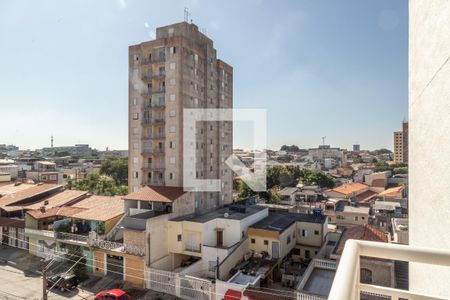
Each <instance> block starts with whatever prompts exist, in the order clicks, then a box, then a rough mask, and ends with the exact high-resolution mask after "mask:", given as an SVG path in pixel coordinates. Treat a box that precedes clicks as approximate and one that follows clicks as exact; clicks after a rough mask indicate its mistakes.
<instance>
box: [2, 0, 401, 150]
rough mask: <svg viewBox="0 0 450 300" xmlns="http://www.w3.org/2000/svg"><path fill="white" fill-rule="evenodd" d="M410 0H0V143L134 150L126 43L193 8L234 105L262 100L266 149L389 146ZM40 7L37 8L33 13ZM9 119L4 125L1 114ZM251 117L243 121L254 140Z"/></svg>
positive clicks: (396, 123)
mask: <svg viewBox="0 0 450 300" xmlns="http://www.w3.org/2000/svg"><path fill="white" fill-rule="evenodd" d="M407 4H408V3H407V1H388V0H385V1H358V0H352V1H351V0H346V1H339V2H329V1H314V2H312V1H295V2H294V1H292V2H284V3H283V4H282V5H280V3H274V2H268V1H259V0H253V1H248V2H245V3H241V2H237V1H228V2H223V3H214V4H213V3H210V2H207V1H199V0H193V1H174V2H173V3H171V4H170V7H169V6H167V4H165V2H152V3H144V2H134V1H128V0H118V1H116V2H111V1H100V2H96V3H92V4H90V6H89V10H86V7H85V5H82V3H80V2H78V1H65V2H63V3H62V2H59V1H48V2H45V3H34V2H2V3H0V37H1V39H2V43H3V44H4V45H8V47H3V48H2V50H1V52H0V53H1V55H0V64H1V65H2V72H1V73H0V81H1V82H2V89H1V90H0V108H1V110H0V114H1V119H2V121H3V124H6V127H4V128H3V129H2V133H1V134H0V144H2V143H5V144H14V145H17V146H19V147H20V148H21V149H33V148H43V147H48V146H50V137H51V135H52V134H53V135H54V145H55V146H70V145H74V144H80V143H85V144H89V145H91V146H92V147H93V148H97V149H99V150H105V149H106V147H109V148H110V149H127V124H128V116H127V99H128V70H127V65H128V54H127V52H128V46H129V45H133V44H135V43H138V42H141V41H143V40H151V39H153V38H154V30H155V29H156V27H159V26H164V25H167V24H171V23H175V22H180V21H182V20H183V10H184V7H188V8H189V11H190V13H191V16H190V17H191V18H192V19H193V20H194V23H195V24H197V25H198V27H199V28H205V29H206V32H207V35H208V36H210V37H211V38H212V39H213V40H214V43H215V47H216V48H218V49H220V51H219V52H220V53H219V56H220V57H219V58H222V59H224V60H225V61H227V62H229V63H230V64H231V65H232V66H233V67H234V107H235V108H265V109H267V112H268V126H267V127H268V134H267V135H268V148H270V149H279V148H280V147H281V145H283V144H287V145H291V144H295V145H298V146H299V147H300V148H309V147H317V145H319V144H321V143H322V140H321V137H322V136H327V140H326V143H327V144H330V145H332V146H336V147H341V148H346V149H349V150H350V149H351V148H352V145H353V144H355V143H357V144H360V145H361V149H368V150H372V149H378V148H388V149H391V150H392V133H393V132H394V131H398V130H400V126H401V122H402V121H403V120H404V119H407V117H408V116H407V103H408V99H407V97H408V96H407V87H408V86H407V79H408V78H407V76H408V67H407V63H408V55H407V50H408V37H407V33H408V26H407ZM37 11H38V12H39V13H36V12H37ZM4 126H5V125H4ZM250 132H251V126H247V125H242V126H240V125H237V126H235V134H234V136H235V140H234V148H244V149H246V148H249V147H250V145H251V144H250V143H249V141H251V138H249V136H250Z"/></svg>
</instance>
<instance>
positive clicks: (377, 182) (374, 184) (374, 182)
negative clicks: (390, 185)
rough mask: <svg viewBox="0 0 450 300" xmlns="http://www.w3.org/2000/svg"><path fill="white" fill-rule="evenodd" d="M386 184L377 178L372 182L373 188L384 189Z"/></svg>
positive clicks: (385, 181)
mask: <svg viewBox="0 0 450 300" xmlns="http://www.w3.org/2000/svg"><path fill="white" fill-rule="evenodd" d="M386 184H387V180H386V179H385V178H377V179H374V180H372V186H373V187H382V188H384V187H385V186H386Z"/></svg>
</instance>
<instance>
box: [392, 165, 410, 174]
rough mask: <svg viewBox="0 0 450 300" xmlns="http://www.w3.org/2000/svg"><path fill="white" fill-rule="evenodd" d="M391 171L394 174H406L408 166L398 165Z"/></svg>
mask: <svg viewBox="0 0 450 300" xmlns="http://www.w3.org/2000/svg"><path fill="white" fill-rule="evenodd" d="M393 172H394V173H395V174H408V167H398V168H394V169H393Z"/></svg>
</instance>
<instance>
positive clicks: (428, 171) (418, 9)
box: [409, 0, 450, 299]
mask: <svg viewBox="0 0 450 300" xmlns="http://www.w3.org/2000/svg"><path fill="white" fill-rule="evenodd" d="M449 16H450V1H448V0H433V1H423V0H410V2H409V130H410V133H409V162H410V167H409V172H410V181H409V183H410V185H409V186H410V188H409V196H410V197H409V205H410V206H409V210H410V211H409V213H410V222H409V224H410V227H409V234H410V238H409V241H410V245H412V246H421V247H431V248H436V249H450V233H449V230H448V228H449V227H450V219H449V218H448V216H449V212H450V184H448V183H449V182H450V168H449V167H450V165H449V163H448V158H449V157H450V134H449V132H450V118H449V115H450V100H449V95H450V81H449V79H450V62H449V53H450V39H449V38H448V37H449V36H450V18H449ZM409 270H410V275H409V284H410V289H411V291H415V292H422V293H425V294H431V295H436V296H440V297H443V298H446V299H450V288H449V285H448V284H449V282H450V268H448V267H441V266H432V265H423V264H417V263H412V264H411V265H410V269H409Z"/></svg>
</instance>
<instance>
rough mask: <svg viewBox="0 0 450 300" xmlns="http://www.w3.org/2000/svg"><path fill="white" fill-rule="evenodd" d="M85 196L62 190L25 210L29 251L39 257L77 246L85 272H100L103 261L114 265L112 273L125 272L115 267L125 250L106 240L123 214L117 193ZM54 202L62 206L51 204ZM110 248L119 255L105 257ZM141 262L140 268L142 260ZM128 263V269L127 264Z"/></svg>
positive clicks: (111, 234)
mask: <svg viewBox="0 0 450 300" xmlns="http://www.w3.org/2000/svg"><path fill="white" fill-rule="evenodd" d="M85 196H86V194H85V192H80V191H64V192H62V195H55V196H54V197H51V198H49V199H47V200H46V201H47V203H45V205H44V206H41V207H40V208H39V209H33V210H28V211H27V212H26V217H25V223H26V228H25V233H26V235H27V237H28V239H29V241H30V249H29V251H30V253H31V254H34V255H37V256H40V257H46V256H47V255H56V256H61V255H64V254H65V253H67V252H68V251H69V249H80V251H81V252H82V254H83V255H84V256H86V264H87V269H88V271H89V272H94V273H95V272H97V273H100V272H102V271H103V270H106V268H105V264H106V265H107V266H108V265H109V266H111V267H112V266H113V265H114V267H115V269H114V270H115V272H113V273H111V274H113V275H114V274H116V273H118V272H119V271H120V274H127V273H126V272H127V269H126V268H122V269H121V270H119V269H118V268H117V267H116V265H117V264H118V262H121V263H124V259H123V256H125V255H127V249H125V246H124V245H123V244H121V243H117V242H115V241H108V239H112V238H114V234H115V229H116V228H117V225H118V223H119V220H121V218H122V216H123V214H124V206H123V200H122V199H121V197H120V196H112V197H110V196H96V195H92V196H89V197H85ZM40 204H42V203H39V204H37V205H36V207H37V206H38V205H40ZM56 204H59V205H62V206H53V205H56ZM105 248H106V249H105ZM111 248H113V249H112V250H114V251H115V252H114V253H116V252H117V253H118V254H119V255H117V256H114V255H111V257H110V256H108V255H107V253H109V252H108V251H110V250H111ZM97 251H99V252H101V253H102V254H103V255H102V256H101V257H100V258H99V260H97V258H98V257H99V255H95V254H96V252H97ZM133 259H134V258H133ZM141 263H142V269H143V259H141ZM129 266H130V268H131V264H129ZM100 270H102V271H100ZM133 271H134V270H133ZM102 274H107V273H102Z"/></svg>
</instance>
